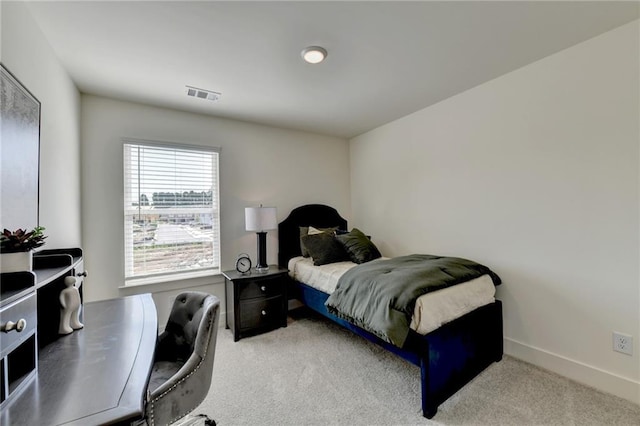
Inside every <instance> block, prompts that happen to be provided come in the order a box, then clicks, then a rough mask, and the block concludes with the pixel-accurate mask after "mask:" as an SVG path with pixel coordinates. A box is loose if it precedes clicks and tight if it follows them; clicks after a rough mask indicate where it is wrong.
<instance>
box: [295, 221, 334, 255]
mask: <svg viewBox="0 0 640 426" xmlns="http://www.w3.org/2000/svg"><path fill="white" fill-rule="evenodd" d="M309 228H313V226H301V227H300V253H302V255H303V256H304V257H309V251H308V250H307V248H306V247H305V246H304V244H302V237H304V236H305V235H308V234H309ZM337 229H338V227H337V226H336V227H335V228H317V229H316V231H322V232H326V233H330V234H333V233H334V232H336V230H337ZM315 233H317V232H315ZM312 234H313V232H312Z"/></svg>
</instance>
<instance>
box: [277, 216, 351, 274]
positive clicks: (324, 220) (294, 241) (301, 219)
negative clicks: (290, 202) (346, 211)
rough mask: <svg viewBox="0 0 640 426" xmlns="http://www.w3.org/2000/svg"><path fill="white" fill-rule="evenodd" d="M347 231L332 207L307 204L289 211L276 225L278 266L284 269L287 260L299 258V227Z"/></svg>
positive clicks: (345, 225)
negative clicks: (335, 228)
mask: <svg viewBox="0 0 640 426" xmlns="http://www.w3.org/2000/svg"><path fill="white" fill-rule="evenodd" d="M301 226H313V227H314V228H329V227H334V226H337V227H339V229H345V230H346V229H347V220H346V219H344V218H342V217H341V216H340V214H339V213H338V211H337V210H336V209H334V208H333V207H329V206H325V205H323V204H307V205H305V206H300V207H297V208H295V209H293V210H291V213H289V216H288V217H287V218H286V219H285V220H283V221H282V222H280V223H279V224H278V248H279V251H278V264H279V265H280V266H281V267H283V268H286V267H287V264H288V263H289V259H291V258H292V257H296V256H300V255H301V251H300V227H301Z"/></svg>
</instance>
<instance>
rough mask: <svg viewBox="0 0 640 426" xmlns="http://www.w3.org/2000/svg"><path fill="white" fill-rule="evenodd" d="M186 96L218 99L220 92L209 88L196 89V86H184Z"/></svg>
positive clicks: (211, 99)
mask: <svg viewBox="0 0 640 426" xmlns="http://www.w3.org/2000/svg"><path fill="white" fill-rule="evenodd" d="M186 88H187V96H193V97H194V98H200V99H206V100H209V101H213V102H215V101H217V100H218V99H220V96H221V95H222V93H218V92H214V91H211V90H204V89H198V88H197V87H192V86H186Z"/></svg>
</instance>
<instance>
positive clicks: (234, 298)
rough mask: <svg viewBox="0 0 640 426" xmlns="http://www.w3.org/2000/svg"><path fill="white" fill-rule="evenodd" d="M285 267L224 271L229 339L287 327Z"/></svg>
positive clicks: (286, 280)
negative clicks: (244, 271) (248, 270)
mask: <svg viewBox="0 0 640 426" xmlns="http://www.w3.org/2000/svg"><path fill="white" fill-rule="evenodd" d="M288 272H289V271H288V270H287V269H284V268H279V267H278V266H275V265H271V266H270V267H269V270H268V271H267V272H257V271H256V270H252V271H251V272H250V273H247V274H241V273H239V272H238V271H235V270H234V271H225V272H223V273H222V274H223V275H224V277H225V290H226V311H227V328H230V329H231V331H232V332H233V340H234V341H236V342H237V341H238V340H240V338H242V337H246V336H251V335H254V334H257V333H262V332H265V331H269V330H273V329H274V328H278V327H286V326H287V303H288V302H287V283H288V280H289V276H288V275H287V274H288Z"/></svg>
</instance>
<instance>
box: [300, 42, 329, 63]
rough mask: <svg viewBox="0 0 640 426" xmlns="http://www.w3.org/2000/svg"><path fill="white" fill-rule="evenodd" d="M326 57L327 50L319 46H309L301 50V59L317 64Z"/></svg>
mask: <svg viewBox="0 0 640 426" xmlns="http://www.w3.org/2000/svg"><path fill="white" fill-rule="evenodd" d="M326 57H327V51H326V50H325V49H323V48H322V47H320V46H309V47H307V48H305V49H303V50H302V59H304V60H305V61H307V62H308V63H310V64H319V63H320V62H322V61H324V58H326Z"/></svg>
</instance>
